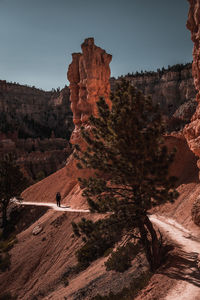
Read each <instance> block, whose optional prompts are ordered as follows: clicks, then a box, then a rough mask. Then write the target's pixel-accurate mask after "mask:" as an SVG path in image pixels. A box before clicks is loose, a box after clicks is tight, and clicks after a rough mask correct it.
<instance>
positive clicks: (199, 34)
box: [184, 0, 200, 225]
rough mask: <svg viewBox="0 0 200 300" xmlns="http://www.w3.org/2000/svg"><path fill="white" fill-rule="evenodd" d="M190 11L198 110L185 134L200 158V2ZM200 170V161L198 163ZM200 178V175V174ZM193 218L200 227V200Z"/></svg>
mask: <svg viewBox="0 0 200 300" xmlns="http://www.w3.org/2000/svg"><path fill="white" fill-rule="evenodd" d="M188 1H189V3H190V9H189V14H188V21H187V28H188V29H189V30H190V31H191V39H192V41H193V43H194V48H193V64H192V75H193V77H194V85H195V88H196V89H197V96H196V100H197V103H198V105H197V109H196V112H195V114H194V115H193V117H192V119H191V123H190V124H188V125H187V126H185V129H184V134H185V137H186V139H187V142H188V145H189V147H190V149H191V150H192V151H193V152H194V154H195V155H196V156H197V157H198V158H200V0H188ZM197 166H198V168H199V169H200V159H198V161H197ZM199 177H200V173H199ZM192 218H193V221H194V222H195V224H197V225H200V201H199V198H197V199H196V201H195V202H194V203H193V208H192Z"/></svg>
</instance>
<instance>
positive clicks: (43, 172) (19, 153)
mask: <svg viewBox="0 0 200 300" xmlns="http://www.w3.org/2000/svg"><path fill="white" fill-rule="evenodd" d="M73 128H74V127H73V121H72V112H71V110H70V101H69V88H68V87H65V88H64V89H63V90H61V91H60V90H59V89H58V90H57V91H55V90H54V91H50V92H45V91H43V90H39V89H36V88H35V87H28V86H23V85H19V84H16V83H8V82H6V81H5V80H0V155H2V154H4V153H8V152H12V153H14V154H15V156H16V159H17V162H18V164H19V165H20V167H21V169H22V170H23V172H24V173H25V174H26V176H27V177H28V179H29V181H30V183H34V182H35V181H37V180H40V179H42V178H44V177H46V176H48V175H50V174H51V173H53V172H55V171H57V170H58V169H59V168H61V167H63V166H64V165H65V163H66V159H67V157H68V156H69V154H70V153H71V149H70V146H69V142H68V140H69V138H70V135H71V132H72V130H73Z"/></svg>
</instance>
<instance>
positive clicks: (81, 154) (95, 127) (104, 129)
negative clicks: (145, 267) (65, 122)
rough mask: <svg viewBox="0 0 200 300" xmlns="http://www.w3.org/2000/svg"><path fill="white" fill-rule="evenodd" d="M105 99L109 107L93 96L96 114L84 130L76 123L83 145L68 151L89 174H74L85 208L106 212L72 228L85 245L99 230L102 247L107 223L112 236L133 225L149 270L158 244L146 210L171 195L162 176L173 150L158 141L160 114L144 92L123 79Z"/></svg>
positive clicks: (170, 184) (155, 263) (156, 260)
mask: <svg viewBox="0 0 200 300" xmlns="http://www.w3.org/2000/svg"><path fill="white" fill-rule="evenodd" d="M111 101H112V109H111V110H109V107H108V105H107V104H106V103H105V101H104V99H103V98H101V99H100V100H99V102H98V103H97V106H98V113H99V114H98V118H96V117H94V116H91V117H90V119H89V125H90V130H88V129H84V127H83V128H82V137H83V139H84V141H85V142H86V144H87V145H88V147H87V149H86V151H84V150H83V149H81V148H80V147H79V146H78V145H76V146H75V149H76V151H75V154H74V155H75V157H76V158H77V159H78V160H79V162H78V164H77V166H78V167H79V168H87V169H91V170H92V171H91V172H92V174H93V175H92V176H91V177H89V178H79V181H80V186H81V188H82V189H83V196H84V197H86V198H87V201H88V203H89V207H90V210H91V211H92V212H99V213H102V212H110V213H108V214H107V217H106V218H105V219H102V220H101V221H98V222H96V223H92V225H91V221H89V223H90V224H89V223H87V222H86V221H85V220H83V221H82V222H80V223H79V224H76V226H75V225H74V227H76V231H78V230H79V231H80V232H81V233H82V235H83V234H84V235H85V237H84V241H85V243H86V244H88V243H90V242H91V239H93V244H94V245H95V243H97V242H98V238H97V236H98V234H97V232H99V238H101V239H102V243H104V244H106V242H108V241H109V242H108V247H109V246H111V244H112V243H114V242H116V241H117V238H116V232H115V233H113V234H115V237H114V238H113V239H112V238H111V235H112V227H113V226H115V230H116V225H117V233H118V238H121V237H122V236H123V235H124V234H131V233H132V234H133V233H134V229H135V228H137V229H138V232H139V234H138V238H139V239H140V241H141V243H142V245H143V247H144V251H145V254H146V257H147V260H148V262H149V265H150V268H151V270H153V271H154V270H155V269H156V268H158V267H159V266H160V265H161V261H162V258H163V247H162V245H161V241H160V240H159V238H158V236H157V233H156V231H155V229H154V227H153V225H152V223H151V221H150V220H149V217H148V211H149V210H150V209H151V208H152V207H154V206H156V205H160V204H162V203H165V202H166V201H170V202H173V201H174V199H175V198H176V197H177V194H178V193H177V192H176V190H175V178H174V177H169V176H168V168H169V165H170V164H171V162H172V161H173V158H174V153H168V151H167V148H166V146H165V145H164V143H163V139H162V134H163V126H162V118H161V115H160V112H159V109H158V106H155V105H153V103H152V100H151V98H150V97H145V96H144V95H143V94H142V93H141V92H140V91H138V90H136V89H135V88H134V87H133V86H131V85H130V84H129V83H128V82H125V81H124V82H123V83H122V84H121V85H120V86H118V88H117V90H116V91H115V93H114V94H112V95H111ZM84 149H85V148H84ZM102 224H107V225H108V226H106V225H105V226H103V225H102ZM113 224H114V225H113ZM83 225H84V226H83ZM95 226H96V227H95ZM94 228H96V229H95V230H94ZM102 228H103V229H102ZM106 230H107V233H106ZM94 232H96V235H95V238H94ZM105 237H106V238H105ZM79 254H80V252H79ZM94 256H95V255H94Z"/></svg>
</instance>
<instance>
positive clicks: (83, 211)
mask: <svg viewBox="0 0 200 300" xmlns="http://www.w3.org/2000/svg"><path fill="white" fill-rule="evenodd" d="M13 202H14V203H16V204H18V205H35V206H47V207H50V208H52V209H53V210H56V211H68V212H81V213H88V212H90V211H89V209H75V208H70V207H69V206H64V205H61V206H60V207H58V206H57V205H56V204H55V203H49V202H26V201H18V200H16V199H14V200H13Z"/></svg>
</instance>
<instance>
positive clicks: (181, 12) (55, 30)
mask: <svg viewBox="0 0 200 300" xmlns="http://www.w3.org/2000/svg"><path fill="white" fill-rule="evenodd" d="M188 6H189V5H188V2H187V1H186V0H0V79H6V80H7V81H16V82H19V83H21V84H28V85H31V86H32V85H35V86H36V87H40V88H43V89H46V90H50V89H51V88H56V87H58V86H60V87H61V88H62V87H63V86H64V85H65V84H68V82H67V79H66V73H67V68H68V65H69V63H70V62H71V53H72V52H79V51H80V50H81V49H80V44H81V43H82V42H83V40H84V39H85V38H87V37H94V38H95V42H96V44H97V45H98V46H100V47H102V48H104V49H105V50H106V51H107V52H108V53H111V54H112V55H113V60H112V63H111V71H112V76H115V77H117V76H120V75H122V74H126V73H128V72H135V71H140V70H155V69H157V68H162V67H163V66H168V65H172V64H176V63H185V62H189V61H191V60H192V42H191V40H190V33H189V31H188V30H187V29H186V26H185V24H186V20H187V13H188Z"/></svg>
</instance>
